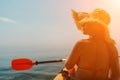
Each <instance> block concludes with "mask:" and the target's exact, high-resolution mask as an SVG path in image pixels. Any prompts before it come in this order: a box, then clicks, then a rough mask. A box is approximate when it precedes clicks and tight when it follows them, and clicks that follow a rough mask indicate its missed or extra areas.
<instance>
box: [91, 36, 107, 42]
mask: <svg viewBox="0 0 120 80" xmlns="http://www.w3.org/2000/svg"><path fill="white" fill-rule="evenodd" d="M89 39H90V40H92V41H95V42H102V41H104V40H105V39H104V38H103V37H100V36H90V37H89Z"/></svg>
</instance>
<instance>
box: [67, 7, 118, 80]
mask: <svg viewBox="0 0 120 80" xmlns="http://www.w3.org/2000/svg"><path fill="white" fill-rule="evenodd" d="M96 10H97V9H96ZM96 10H94V11H93V12H92V13H89V14H88V13H86V15H84V17H82V18H81V16H80V15H78V14H79V13H77V12H75V11H73V18H74V20H75V23H76V25H77V28H78V29H79V30H82V32H83V34H85V35H89V38H88V39H83V40H80V41H78V42H77V43H76V44H75V46H74V48H73V50H72V52H71V54H70V55H69V57H68V59H67V61H66V63H65V67H66V69H67V71H68V73H69V75H70V76H73V75H71V73H73V69H75V68H74V67H75V66H77V68H76V69H75V70H74V73H75V75H74V78H75V80H108V79H111V80H118V78H119V63H118V52H117V49H116V47H115V46H114V44H115V43H114V41H113V40H112V39H111V38H110V36H109V31H108V27H107V26H108V24H109V22H110V18H109V17H108V16H106V17H105V16H101V17H100V16H96V15H95V14H100V13H99V12H100V11H101V10H102V9H101V10H100V11H99V9H98V10H97V11H98V12H97V13H96ZM105 13H106V12H105ZM106 14H107V13H106ZM82 15H83V14H82ZM107 15H108V14H107ZM79 17H80V18H79ZM107 19H108V20H107Z"/></svg>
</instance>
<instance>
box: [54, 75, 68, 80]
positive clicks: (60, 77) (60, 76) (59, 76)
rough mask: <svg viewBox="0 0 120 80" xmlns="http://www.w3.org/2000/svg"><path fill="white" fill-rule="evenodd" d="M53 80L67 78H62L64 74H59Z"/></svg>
mask: <svg viewBox="0 0 120 80" xmlns="http://www.w3.org/2000/svg"><path fill="white" fill-rule="evenodd" d="M53 80H66V79H65V77H63V76H62V73H58V74H57V75H56V77H55V78H54V79H53Z"/></svg>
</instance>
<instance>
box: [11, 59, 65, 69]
mask: <svg viewBox="0 0 120 80" xmlns="http://www.w3.org/2000/svg"><path fill="white" fill-rule="evenodd" d="M65 60H66V59H59V60H50V61H40V62H38V61H35V62H34V61H32V60H30V59H28V58H18V59H13V60H12V62H11V67H12V69H13V70H27V69H30V68H32V66H33V65H38V64H44V63H54V62H63V61H65Z"/></svg>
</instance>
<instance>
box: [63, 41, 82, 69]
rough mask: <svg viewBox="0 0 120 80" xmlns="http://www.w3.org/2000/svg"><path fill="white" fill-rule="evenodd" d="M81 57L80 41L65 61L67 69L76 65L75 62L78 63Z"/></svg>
mask: <svg viewBox="0 0 120 80" xmlns="http://www.w3.org/2000/svg"><path fill="white" fill-rule="evenodd" d="M79 58H80V43H79V42H77V43H76V45H75V46H74V48H73V50H72V52H71V54H70V55H69V57H68V58H67V61H66V63H65V67H66V69H67V70H71V69H72V68H73V67H74V66H75V64H77V63H78V61H79Z"/></svg>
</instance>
